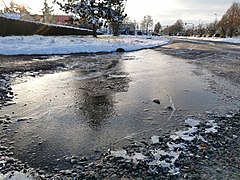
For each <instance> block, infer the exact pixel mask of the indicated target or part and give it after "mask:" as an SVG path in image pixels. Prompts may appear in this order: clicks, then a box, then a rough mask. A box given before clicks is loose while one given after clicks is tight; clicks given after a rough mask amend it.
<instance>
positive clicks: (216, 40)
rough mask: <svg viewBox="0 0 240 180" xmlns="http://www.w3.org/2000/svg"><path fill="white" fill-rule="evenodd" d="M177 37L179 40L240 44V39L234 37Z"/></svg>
mask: <svg viewBox="0 0 240 180" xmlns="http://www.w3.org/2000/svg"><path fill="white" fill-rule="evenodd" d="M176 37H177V38H183V39H193V40H205V41H215V42H224V43H234V44H240V37H234V38H217V37H182V36H176Z"/></svg>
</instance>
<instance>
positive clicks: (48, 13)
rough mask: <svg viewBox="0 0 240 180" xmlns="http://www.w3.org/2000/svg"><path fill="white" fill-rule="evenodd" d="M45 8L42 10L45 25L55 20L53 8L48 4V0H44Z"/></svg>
mask: <svg viewBox="0 0 240 180" xmlns="http://www.w3.org/2000/svg"><path fill="white" fill-rule="evenodd" d="M43 5H44V7H43V8H42V14H43V20H42V21H43V22H44V23H53V21H54V19H53V15H52V13H53V11H54V10H53V7H52V6H51V7H50V6H49V5H48V3H47V0H44V3H43Z"/></svg>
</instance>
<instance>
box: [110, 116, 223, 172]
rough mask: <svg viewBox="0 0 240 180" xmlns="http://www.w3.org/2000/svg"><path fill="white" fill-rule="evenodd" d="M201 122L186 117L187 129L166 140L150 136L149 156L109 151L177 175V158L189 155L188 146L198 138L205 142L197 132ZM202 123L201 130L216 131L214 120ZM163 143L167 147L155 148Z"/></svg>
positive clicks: (206, 131)
mask: <svg viewBox="0 0 240 180" xmlns="http://www.w3.org/2000/svg"><path fill="white" fill-rule="evenodd" d="M201 123H202V122H201V121H200V120H195V119H191V118H188V119H187V120H185V124H186V126H187V127H188V128H187V130H182V131H176V132H175V133H174V134H172V135H170V139H169V140H168V141H164V140H163V141H159V138H160V136H156V135H154V136H152V137H151V141H152V145H153V146H155V145H156V146H155V148H153V149H150V151H149V153H150V154H151V155H150V156H149V155H148V156H146V155H144V153H139V152H134V153H133V152H131V154H129V153H128V152H127V151H126V150H119V151H110V153H111V155H112V156H115V157H121V158H124V159H126V161H133V162H135V163H138V162H139V161H145V162H147V164H148V165H149V166H150V167H152V168H153V167H154V166H160V167H162V168H167V169H168V173H169V174H171V175H177V174H179V173H180V172H181V170H180V169H179V168H178V167H176V165H175V163H176V161H177V160H178V159H179V157H180V155H181V154H185V155H187V156H190V154H188V148H189V146H190V145H191V143H194V142H193V141H195V140H200V141H202V142H204V143H206V142H207V141H206V140H205V139H204V138H203V137H202V136H201V135H200V133H199V132H200V128H199V127H200V126H201ZM203 124H204V125H205V126H206V128H204V129H203V130H202V131H203V132H205V133H217V132H218V130H217V129H218V127H219V126H218V124H217V123H215V122H214V120H208V121H207V122H204V123H203ZM205 126H203V127H205ZM163 143H164V144H166V145H167V147H168V148H163V149H162V148H157V147H158V146H157V145H158V144H163ZM142 150H143V149H142Z"/></svg>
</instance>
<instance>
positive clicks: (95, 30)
mask: <svg viewBox="0 0 240 180" xmlns="http://www.w3.org/2000/svg"><path fill="white" fill-rule="evenodd" d="M93 37H97V25H96V24H93Z"/></svg>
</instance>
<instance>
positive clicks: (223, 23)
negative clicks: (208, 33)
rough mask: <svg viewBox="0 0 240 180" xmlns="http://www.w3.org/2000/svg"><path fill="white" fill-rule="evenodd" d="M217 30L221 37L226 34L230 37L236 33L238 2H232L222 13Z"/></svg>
mask: <svg viewBox="0 0 240 180" xmlns="http://www.w3.org/2000/svg"><path fill="white" fill-rule="evenodd" d="M218 27H219V31H220V33H221V35H222V36H223V37H225V36H226V35H227V34H228V35H229V36H230V37H232V36H234V35H236V34H237V32H238V29H239V28H240V3H238V2H234V3H233V4H232V6H231V7H230V8H229V9H228V10H227V12H226V13H225V14H224V15H223V17H222V19H221V20H220V21H219V24H218Z"/></svg>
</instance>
